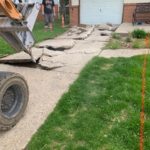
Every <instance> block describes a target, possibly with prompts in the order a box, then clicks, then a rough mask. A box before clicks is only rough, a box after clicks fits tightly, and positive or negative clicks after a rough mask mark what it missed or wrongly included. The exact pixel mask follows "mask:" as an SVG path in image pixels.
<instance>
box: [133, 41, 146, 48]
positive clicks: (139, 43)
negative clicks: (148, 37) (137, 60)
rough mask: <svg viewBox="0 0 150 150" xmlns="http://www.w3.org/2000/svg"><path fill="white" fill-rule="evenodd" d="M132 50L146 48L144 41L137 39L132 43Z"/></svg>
mask: <svg viewBox="0 0 150 150" xmlns="http://www.w3.org/2000/svg"><path fill="white" fill-rule="evenodd" d="M132 48H146V46H145V40H144V39H135V40H134V41H133V42H132Z"/></svg>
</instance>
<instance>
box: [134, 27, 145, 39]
mask: <svg viewBox="0 0 150 150" xmlns="http://www.w3.org/2000/svg"><path fill="white" fill-rule="evenodd" d="M146 36H147V33H146V32H145V31H144V30H142V29H136V30H134V31H133V32H132V37H133V38H138V39H144V38H146Z"/></svg>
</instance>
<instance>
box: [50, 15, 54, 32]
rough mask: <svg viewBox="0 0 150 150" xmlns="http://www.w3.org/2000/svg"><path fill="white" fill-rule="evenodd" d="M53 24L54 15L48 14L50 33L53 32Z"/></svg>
mask: <svg viewBox="0 0 150 150" xmlns="http://www.w3.org/2000/svg"><path fill="white" fill-rule="evenodd" d="M53 22H54V15H53V14H50V15H49V28H50V30H51V31H53Z"/></svg>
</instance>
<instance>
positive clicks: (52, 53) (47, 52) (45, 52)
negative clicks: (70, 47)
mask: <svg viewBox="0 0 150 150" xmlns="http://www.w3.org/2000/svg"><path fill="white" fill-rule="evenodd" d="M64 53H65V52H62V51H53V50H49V49H47V48H44V50H43V55H44V56H49V57H54V56H58V55H62V54H64Z"/></svg>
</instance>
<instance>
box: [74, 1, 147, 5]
mask: <svg viewBox="0 0 150 150" xmlns="http://www.w3.org/2000/svg"><path fill="white" fill-rule="evenodd" d="M71 1H72V5H79V0H71ZM91 1H92V0H91ZM97 1H99V0H97ZM104 1H105V0H104ZM147 2H150V0H124V3H147Z"/></svg>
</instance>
